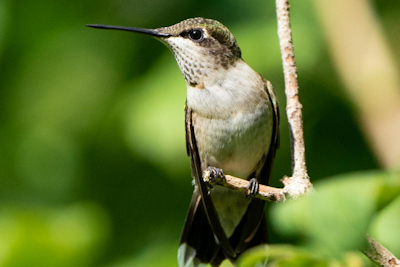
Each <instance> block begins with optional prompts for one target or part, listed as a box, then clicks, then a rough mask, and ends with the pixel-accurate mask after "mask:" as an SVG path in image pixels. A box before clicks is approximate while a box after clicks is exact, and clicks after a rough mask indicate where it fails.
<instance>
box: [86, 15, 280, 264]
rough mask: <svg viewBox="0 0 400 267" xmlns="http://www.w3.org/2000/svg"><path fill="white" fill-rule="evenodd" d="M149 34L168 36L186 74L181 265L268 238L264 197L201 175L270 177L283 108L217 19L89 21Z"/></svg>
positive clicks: (253, 188)
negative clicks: (186, 174) (149, 24)
mask: <svg viewBox="0 0 400 267" xmlns="http://www.w3.org/2000/svg"><path fill="white" fill-rule="evenodd" d="M87 26H90V27H94V28H103V29H116V30H125V31H132V32H137V33H143V34H147V35H151V36H153V37H155V38H156V39H158V40H160V41H161V42H163V43H164V44H166V45H167V46H168V47H169V48H170V50H171V51H172V53H173V54H174V56H175V59H176V61H177V63H178V66H179V68H180V70H181V72H182V74H183V76H184V78H185V80H186V84H187V99H186V105H185V112H186V115H185V124H186V148H187V153H188V155H189V156H190V159H191V168H192V176H193V178H194V181H195V188H194V192H193V197H192V200H191V203H190V207H189V211H188V214H187V218H186V222H185V225H184V228H183V232H182V237H181V241H180V246H179V250H178V262H179V266H181V267H188V266H198V264H200V263H210V264H211V265H212V266H219V265H220V263H221V262H222V261H223V260H224V259H226V258H227V259H229V260H230V261H231V262H232V263H234V262H235V261H236V259H237V258H238V256H239V255H240V254H241V253H242V252H244V251H245V250H247V249H249V248H251V247H254V246H257V245H260V244H264V243H266V242H267V229H266V219H265V215H264V202H263V201H261V200H259V199H256V198H252V197H246V195H245V194H243V193H240V192H237V191H233V190H231V189H227V188H224V187H221V186H218V185H216V186H214V187H211V186H209V184H208V183H206V182H204V180H203V172H204V171H205V170H208V171H209V172H210V174H211V176H212V178H213V179H224V173H226V174H231V175H234V176H237V177H241V178H243V179H248V180H250V186H249V190H250V192H251V193H253V194H254V193H257V191H258V183H262V184H268V182H269V178H270V175H271V169H272V164H273V160H274V157H275V151H276V149H277V147H278V143H279V132H278V125H279V110H278V103H277V100H276V96H275V92H274V89H273V87H272V85H271V83H270V82H269V81H267V80H266V79H264V78H263V77H262V76H261V75H260V74H258V73H257V72H255V71H254V70H253V69H251V68H250V67H249V66H248V65H247V64H246V63H245V62H244V61H243V59H242V57H241V50H240V48H239V46H238V44H237V42H236V39H235V37H234V36H233V35H232V33H231V32H230V31H229V30H228V29H227V28H226V27H225V26H224V25H222V24H221V23H220V22H218V21H216V20H211V19H205V18H191V19H187V20H184V21H182V22H179V23H177V24H175V25H172V26H170V27H162V28H157V29H143V28H133V27H120V26H108V25H98V24H95V25H93V24H92V25H87Z"/></svg>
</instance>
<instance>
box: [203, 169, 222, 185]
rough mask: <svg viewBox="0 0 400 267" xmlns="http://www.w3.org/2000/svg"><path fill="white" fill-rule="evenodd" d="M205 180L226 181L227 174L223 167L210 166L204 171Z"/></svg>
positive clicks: (210, 181) (208, 181)
mask: <svg viewBox="0 0 400 267" xmlns="http://www.w3.org/2000/svg"><path fill="white" fill-rule="evenodd" d="M203 180H204V182H207V183H210V184H217V183H220V182H224V181H225V174H224V172H223V171H222V169H218V168H216V167H211V166H209V167H208V168H207V169H206V170H205V171H204V177H203Z"/></svg>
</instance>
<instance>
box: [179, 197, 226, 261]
mask: <svg viewBox="0 0 400 267" xmlns="http://www.w3.org/2000/svg"><path fill="white" fill-rule="evenodd" d="M225 258H226V257H225V255H224V253H223V252H222V249H221V247H220V245H218V244H217V243H216V242H215V237H214V233H213V231H212V229H211V226H210V224H209V222H208V219H207V215H206V213H205V209H204V206H203V201H201V196H200V195H199V194H198V193H197V190H195V192H194V193H193V197H192V200H191V202H190V207H189V211H188V215H187V217H186V222H185V226H184V228H183V232H182V236H181V241H180V245H179V250H178V263H179V266H180V267H189V266H197V265H198V264H199V263H210V264H211V265H212V266H219V265H220V264H221V262H222V261H223V260H224V259H225Z"/></svg>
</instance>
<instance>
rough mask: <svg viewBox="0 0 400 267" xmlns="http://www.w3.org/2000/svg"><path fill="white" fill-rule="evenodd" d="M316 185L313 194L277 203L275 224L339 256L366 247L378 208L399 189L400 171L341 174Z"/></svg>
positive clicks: (316, 246)
mask: <svg viewBox="0 0 400 267" xmlns="http://www.w3.org/2000/svg"><path fill="white" fill-rule="evenodd" d="M315 189H316V193H314V194H313V195H310V196H304V197H302V198H299V199H296V200H291V201H288V202H287V203H283V204H277V205H275V206H274V208H273V209H272V214H271V218H272V221H273V225H274V227H275V228H276V229H277V231H278V232H279V233H281V234H283V235H291V236H296V237H303V245H306V246H307V247H310V248H312V249H313V250H315V251H317V253H320V254H322V255H327V256H332V257H336V258H337V257H341V256H343V254H344V253H345V252H346V251H350V250H358V249H362V248H363V246H364V245H365V240H366V239H365V234H366V233H367V230H368V228H369V226H370V224H371V222H372V220H373V218H374V216H375V214H376V213H377V211H378V210H379V209H381V208H382V206H384V203H386V204H389V203H390V202H391V201H392V200H393V199H394V196H396V194H397V195H398V194H399V193H400V174H399V173H380V172H376V171H374V172H363V173H356V174H349V175H342V176H338V177H332V178H329V179H325V180H324V181H322V182H320V183H318V184H316V185H315Z"/></svg>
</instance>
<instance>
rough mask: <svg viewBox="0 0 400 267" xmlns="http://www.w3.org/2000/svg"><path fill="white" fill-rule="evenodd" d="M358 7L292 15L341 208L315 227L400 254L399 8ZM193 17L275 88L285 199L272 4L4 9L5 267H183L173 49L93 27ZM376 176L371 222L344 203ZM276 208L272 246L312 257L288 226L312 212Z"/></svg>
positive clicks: (319, 151)
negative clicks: (179, 266)
mask: <svg viewBox="0 0 400 267" xmlns="http://www.w3.org/2000/svg"><path fill="white" fill-rule="evenodd" d="M330 2H336V3H337V4H336V6H335V5H334V4H329V3H330ZM349 2H352V1H349ZM345 3H346V1H327V0H326V1H322V0H321V1H319V0H315V1H312V0H302V1H292V8H291V11H292V13H291V16H292V27H293V38H294V44H295V52H296V60H297V63H298V69H299V83H300V88H301V101H302V103H303V107H304V108H303V111H304V126H305V139H306V140H305V142H306V151H307V163H308V169H309V174H310V176H311V179H312V181H313V182H315V183H316V184H318V183H319V182H320V183H323V184H325V185H323V186H322V187H323V188H324V187H325V188H328V189H327V190H328V191H329V190H330V191H329V194H327V195H329V196H330V197H331V198H329V201H327V203H328V204H332V203H334V204H335V205H336V206H334V207H333V208H332V209H330V208H329V207H328V206H326V207H324V208H321V207H319V209H317V214H320V213H323V212H324V211H326V210H331V211H332V213H333V214H338V213H340V214H342V213H343V209H345V208H344V207H352V208H353V209H354V212H353V213H352V212H350V213H349V214H348V216H350V217H351V216H355V217H356V218H361V219H359V220H358V221H359V222H358V221H357V222H354V223H355V225H358V224H357V223H359V224H361V225H362V229H365V230H368V229H369V230H368V231H369V232H371V233H373V234H375V237H377V238H380V240H381V241H382V242H383V243H384V244H385V245H387V246H388V247H389V248H390V249H391V250H393V251H394V252H396V253H400V246H399V242H398V240H400V233H399V231H398V230H397V232H396V231H394V232H393V231H392V230H395V229H397V228H400V227H398V222H399V219H400V218H399V217H390V216H396V215H395V214H396V212H395V211H397V214H398V211H399V210H400V201H399V197H398V192H399V191H396V190H394V189H393V188H398V187H399V175H398V173H397V174H396V173H395V172H394V171H395V170H398V169H399V166H400V160H399V157H398V156H399V153H398V151H400V140H398V137H400V131H399V129H400V128H399V127H400V126H399V125H400V112H398V111H399V110H400V108H399V105H398V104H399V102H400V101H398V99H399V93H400V90H399V87H400V84H399V82H398V76H399V64H398V61H399V59H400V46H399V42H400V16H399V12H400V2H399V1H397V0H387V1H377V0H375V1H366V0H354V1H353V3H357V4H358V6H357V5H355V6H352V5H346V4H345ZM194 16H203V17H208V18H214V19H217V20H219V21H221V22H222V23H224V24H225V25H226V26H227V27H229V29H230V30H231V31H232V32H233V34H234V35H235V37H236V39H237V41H238V43H239V45H240V47H241V49H242V52H243V58H244V60H245V61H247V62H248V63H249V65H250V66H252V67H253V68H254V69H255V70H256V71H258V72H259V73H261V74H262V75H263V76H264V77H266V78H267V79H269V80H270V81H271V82H272V84H273V85H274V87H275V89H276V93H277V95H278V99H279V102H280V105H281V117H282V123H281V147H280V149H279V151H278V154H277V157H276V163H275V166H274V172H273V179H272V180H273V181H272V184H273V185H275V186H280V183H279V179H280V178H281V177H282V176H284V175H290V174H291V160H290V146H289V133H288V125H287V122H286V116H285V108H284V107H285V95H284V85H283V74H282V66H281V56H280V52H279V45H278V39H277V34H276V31H277V30H276V16H275V5H274V1H260V0H255V1H245V0H235V1H224V0H219V1H211V0H207V1H181V0H169V1H160V0H153V1H145V0H136V1H124V0H114V1H106V0H102V1H93V0H83V1H66V0H58V1H46V0H37V1H11V0H1V1H0V266H7V267H8V266H16V267H20V266H59V267H62V266H75V267H79V266H82V267H89V266H102V267H122V266H123V267H128V266H176V250H177V246H178V242H179V238H180V232H181V228H182V226H183V222H184V218H185V216H186V211H187V208H188V204H189V201H190V197H191V193H192V186H191V177H190V169H189V165H190V164H189V159H188V158H187V156H186V150H185V141H184V112H183V106H184V102H185V95H186V90H185V82H184V80H183V78H182V77H181V74H180V72H179V69H178V67H177V66H176V63H175V60H174V58H173V56H172V54H171V53H170V51H168V49H167V48H166V47H164V46H163V45H162V44H161V43H160V42H157V41H156V40H154V39H152V38H149V37H147V36H142V35H135V34H133V33H127V32H118V31H102V30H95V29H91V28H87V27H84V25H85V24H89V23H101V24H112V25H124V26H137V27H147V28H157V27H161V26H169V25H172V24H174V23H176V22H179V21H181V20H183V19H186V18H189V17H194ZM352 25H353V26H354V25H355V26H354V27H352ZM371 25H372V26H371ZM369 33H371V35H368V34H369ZM357 34H359V35H357ZM365 38H366V39H365ZM338 40H339V42H337V41H338ZM340 41H341V42H340ZM371 43H372V44H375V43H376V44H377V45H374V46H371V47H370V46H368V44H371ZM364 45H365V46H366V47H367V49H363V48H364ZM354 51H356V52H358V53H359V56H360V57H359V58H357V57H352V56H354V55H357V53H355V52H354ZM360 58H363V59H369V60H364V61H360ZM382 58H384V59H387V60H386V61H385V60H383V61H382V60H381V59H382ZM359 69H362V71H357V70H359ZM364 70H365V71H364ZM388 80H389V81H390V82H389V84H388V83H387V81H388ZM381 96H382V97H381ZM388 100H390V101H388ZM371 114H372V115H371ZM382 121H384V122H385V123H383V125H382ZM396 121H397V122H399V125H397V124H396V123H395V122H396ZM388 133H389V134H388ZM383 148H384V149H383ZM349 173H352V174H351V175H350V178H348V175H347V174H349ZM354 173H355V174H354ZM337 175H340V177H337ZM354 177H355V178H354ZM364 177H367V178H365V179H366V180H368V181H373V182H371V183H370V184H369V185H370V187H368V188H370V189H371V190H375V189H376V188H379V194H378V193H376V192H375V191H374V192H375V193H376V194H375V193H371V195H373V196H374V198H373V199H372V197H371V198H368V199H367V200H365V201H358V202H357V201H356V202H357V203H360V205H362V204H365V203H367V202H368V201H369V202H368V203H370V202H371V203H370V206H368V207H364V210H365V212H364V213H362V212H361V213H362V214H364V215H362V214H361V215H360V216H358V215H357V212H359V211H360V209H359V208H360V207H359V206H357V205H356V204H354V203H355V202H352V201H353V200H354V199H350V200H349V202H343V203H342V204H343V205H339V204H337V202H336V200H337V199H336V197H335V196H336V193H338V192H342V193H343V190H342V189H343V188H347V187H348V185H349V183H347V182H346V181H347V180H351V181H353V182H352V183H351V182H350V184H352V185H353V186H354V187H352V188H353V189H354V188H356V189H357V188H359V185H364V184H365V183H364V181H365V180H364ZM335 180H338V181H340V182H337V183H334V181H335ZM355 180H356V181H355ZM354 181H355V182H354ZM382 181H383V182H382ZM388 181H390V182H388ZM330 182H333V184H330ZM327 184H328V186H327ZM323 188H322V189H321V190H322V191H323V190H324V189H323ZM330 188H335V190H337V191H332V189H330ZM389 189H390V190H391V191H390V190H389ZM385 190H386V191H385ZM387 190H389V191H387ZM323 192H324V191H323ZM346 192H347V191H346ZM353 192H354V191H351V190H349V192H347V193H348V194H345V196H344V198H345V197H346V196H349V195H352V194H353ZM361 192H364V191H362V190H361ZM388 192H389V193H388ZM338 194H339V193H338ZM362 195H365V194H362ZM382 196H386V198H385V197H383V198H382ZM388 196H389V197H388ZM396 196H397V198H396ZM382 199H383V200H382ZM358 200H360V199H358ZM363 200H364V199H363ZM349 203H350V204H349ZM376 203H380V204H379V205H377V204H376ZM382 203H383V204H382ZM328 204H327V205H328ZM275 205H276V204H275ZM304 205H306V204H304ZM270 206H271V205H270ZM272 206H273V208H272V210H271V211H269V215H268V216H269V217H271V221H272V223H271V242H272V243H274V244H276V243H292V244H296V245H299V244H303V243H302V241H305V243H312V242H308V241H309V239H307V236H313V235H312V234H310V235H307V234H305V232H306V231H305V230H304V231H300V233H297V234H296V233H294V234H292V235H290V232H293V231H291V230H290V229H291V227H292V226H290V225H286V226H285V225H284V223H283V222H287V221H292V218H298V219H293V220H294V221H297V222H302V219H301V218H303V217H304V214H300V215H298V217H296V216H297V215H296V211H297V213H299V212H298V210H299V209H301V208H294V209H295V211H291V212H286V210H285V209H284V208H282V210H281V209H280V208H279V207H277V208H275V207H274V205H272ZM306 207H307V206H306ZM305 209H307V208H305ZM346 212H347V211H346ZM354 213H356V215H355V214H354ZM285 214H286V215H285ZM288 214H289V215H288ZM382 214H383V215H382ZM285 216H286V217H285ZM346 216H347V215H346ZM382 216H389V217H388V218H386V217H382ZM397 216H398V215H397ZM274 218H278V219H274ZM382 218H383V219H382ZM385 218H386V219H385ZM396 220H397V227H396V225H395V224H394V223H393V221H396ZM390 222H392V224H390ZM282 225H283V226H282ZM335 225H336V226H337V225H338V224H337V223H332V225H331V226H332V227H335ZM353 226H354V225H353ZM285 227H286V228H285ZM288 227H289V228H288ZM293 227H294V228H296V227H297V229H304V228H305V227H307V225H306V224H302V223H299V224H298V225H294V226H293ZM302 227H304V228H302ZM314 228H315V229H319V228H318V226H315V227H314ZM285 229H286V230H285ZM288 229H289V230H288ZM328 229H332V228H328ZM285 231H286V232H285ZM321 231H324V230H321ZM349 231H350V230H349ZM325 232H326V229H325ZM328 232H333V233H334V230H332V231H328ZM362 234H363V233H362ZM346 235H347V232H344V234H343V235H342V237H344V239H345V242H348V239H346V238H345V237H346ZM318 236H320V235H318ZM327 238H328V239H329V238H331V237H327ZM307 240H308V241H307ZM391 240H392V241H391ZM396 240H397V243H396ZM319 242H320V243H318V242H317V243H314V245H312V246H309V248H310V249H311V251H312V249H313V248H315V247H316V246H318V244H323V242H324V241H323V240H322V241H321V240H320V241H319ZM321 242H322V243H321ZM316 244H317V245H316ZM396 244H397V245H396ZM306 245H307V244H306ZM306 245H305V246H306ZM353 248H354V247H352V246H350V247H346V250H347V249H349V250H352V249H353ZM321 253H322V252H321ZM317 254H319V252H318V253H317ZM363 264H365V263H363ZM353 266H355V265H353Z"/></svg>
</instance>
